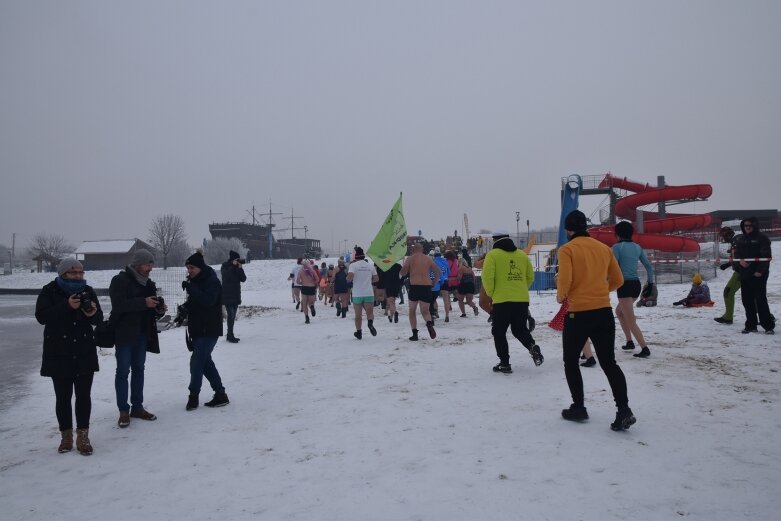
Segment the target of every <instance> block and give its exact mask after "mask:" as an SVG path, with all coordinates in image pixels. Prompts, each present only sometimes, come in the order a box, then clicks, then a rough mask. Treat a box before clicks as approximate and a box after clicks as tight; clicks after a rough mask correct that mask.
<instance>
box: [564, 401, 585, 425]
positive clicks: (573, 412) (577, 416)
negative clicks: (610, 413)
mask: <svg viewBox="0 0 781 521" xmlns="http://www.w3.org/2000/svg"><path fill="white" fill-rule="evenodd" d="M561 417H562V418H564V419H565V420H569V421H573V422H582V421H585V420H588V411H587V410H586V408H585V407H583V406H582V405H575V404H574V403H573V404H572V405H570V406H569V409H564V410H562V411H561Z"/></svg>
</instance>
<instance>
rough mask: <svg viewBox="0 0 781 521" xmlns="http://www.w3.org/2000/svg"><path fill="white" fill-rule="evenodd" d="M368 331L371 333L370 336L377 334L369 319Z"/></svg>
mask: <svg viewBox="0 0 781 521" xmlns="http://www.w3.org/2000/svg"><path fill="white" fill-rule="evenodd" d="M369 333H371V334H372V336H377V330H376V329H374V324H372V323H371V321H369Z"/></svg>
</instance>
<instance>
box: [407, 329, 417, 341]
mask: <svg viewBox="0 0 781 521" xmlns="http://www.w3.org/2000/svg"><path fill="white" fill-rule="evenodd" d="M409 339H410V340H412V341H413V342H417V341H418V330H417V329H413V330H412V336H411V337H409Z"/></svg>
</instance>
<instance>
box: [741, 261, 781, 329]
mask: <svg viewBox="0 0 781 521" xmlns="http://www.w3.org/2000/svg"><path fill="white" fill-rule="evenodd" d="M767 278H768V274H767V273H766V274H765V275H764V276H762V277H747V278H744V279H741V281H740V300H741V301H742V302H743V307H744V308H745V309H746V329H756V328H757V324H758V323H759V324H761V325H762V327H763V328H764V329H765V330H767V331H772V330H773V329H775V327H776V323H775V320H774V319H773V315H771V314H770V306H768V303H767ZM757 314H759V321H758V322H757Z"/></svg>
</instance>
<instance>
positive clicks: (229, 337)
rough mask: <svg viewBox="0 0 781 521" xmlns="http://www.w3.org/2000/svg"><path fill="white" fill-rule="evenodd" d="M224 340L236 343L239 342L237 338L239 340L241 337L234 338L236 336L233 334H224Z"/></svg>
mask: <svg viewBox="0 0 781 521" xmlns="http://www.w3.org/2000/svg"><path fill="white" fill-rule="evenodd" d="M225 340H227V341H228V342H230V343H231V344H238V343H239V340H241V339H240V338H236V337H235V336H233V335H228V336H226V337H225Z"/></svg>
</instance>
